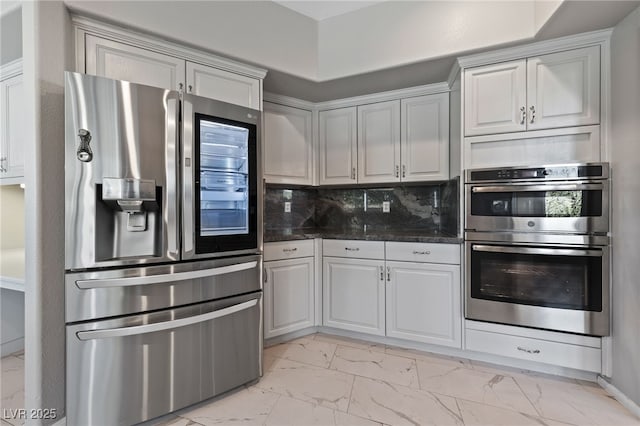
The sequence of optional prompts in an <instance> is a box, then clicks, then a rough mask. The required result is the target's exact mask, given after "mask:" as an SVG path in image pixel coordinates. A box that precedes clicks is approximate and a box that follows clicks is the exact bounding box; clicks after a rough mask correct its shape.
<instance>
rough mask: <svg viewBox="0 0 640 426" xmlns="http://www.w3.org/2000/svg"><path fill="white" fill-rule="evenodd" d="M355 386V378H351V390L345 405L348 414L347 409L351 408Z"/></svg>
mask: <svg viewBox="0 0 640 426" xmlns="http://www.w3.org/2000/svg"><path fill="white" fill-rule="evenodd" d="M355 385H356V376H355V375H354V376H353V380H352V381H351V390H350V391H349V403H348V404H347V411H346V413H349V408H351V396H352V395H353V388H354V386H355Z"/></svg>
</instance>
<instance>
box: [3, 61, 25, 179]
mask: <svg viewBox="0 0 640 426" xmlns="http://www.w3.org/2000/svg"><path fill="white" fill-rule="evenodd" d="M12 64H13V63H12ZM20 68H21V67H20ZM3 71H4V70H3ZM21 72H22V70H21V69H20V74H17V75H13V76H12V77H9V78H5V79H3V80H2V81H1V82H0V102H1V104H0V181H1V183H11V184H15V183H21V182H22V178H23V177H24V144H25V138H24V114H25V107H24V90H23V84H22V74H21ZM1 74H2V73H0V77H1V76H2V75H1ZM12 74H13V73H12Z"/></svg>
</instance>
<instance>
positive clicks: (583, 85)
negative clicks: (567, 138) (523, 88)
mask: <svg viewBox="0 0 640 426" xmlns="http://www.w3.org/2000/svg"><path fill="white" fill-rule="evenodd" d="M527 96H528V108H529V111H528V120H527V129H528V130H535V129H550V128H554V127H569V126H584V125H588V124H597V123H599V122H600V48H599V47H598V46H592V47H586V48H583V49H576V50H569V51H566V52H560V53H552V54H549V55H542V56H537V57H533V58H529V59H527Z"/></svg>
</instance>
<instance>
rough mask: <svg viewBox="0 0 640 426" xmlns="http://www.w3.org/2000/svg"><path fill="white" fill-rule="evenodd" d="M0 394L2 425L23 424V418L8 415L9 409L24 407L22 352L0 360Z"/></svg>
mask: <svg viewBox="0 0 640 426" xmlns="http://www.w3.org/2000/svg"><path fill="white" fill-rule="evenodd" d="M0 396H1V397H2V401H1V403H0V414H1V416H0V418H2V420H1V421H0V422H1V423H2V426H9V425H14V426H17V425H21V424H24V420H22V419H15V418H11V417H12V416H11V415H10V413H11V410H16V409H19V408H24V353H22V352H21V353H16V354H13V355H9V356H6V357H4V358H2V360H0ZM13 412H15V411H13Z"/></svg>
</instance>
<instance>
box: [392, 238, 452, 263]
mask: <svg viewBox="0 0 640 426" xmlns="http://www.w3.org/2000/svg"><path fill="white" fill-rule="evenodd" d="M385 244H386V249H387V260H398V261H401V262H426V263H448V264H451V265H459V264H460V246H459V245H458V244H430V243H398V242H387V243H385Z"/></svg>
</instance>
